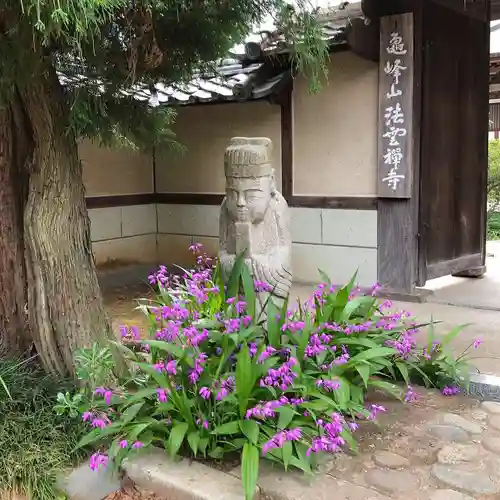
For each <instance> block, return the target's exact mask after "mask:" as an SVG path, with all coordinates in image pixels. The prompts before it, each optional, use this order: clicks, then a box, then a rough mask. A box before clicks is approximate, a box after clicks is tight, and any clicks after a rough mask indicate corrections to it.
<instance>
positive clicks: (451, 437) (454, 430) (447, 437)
mask: <svg viewBox="0 0 500 500" xmlns="http://www.w3.org/2000/svg"><path fill="white" fill-rule="evenodd" d="M428 432H429V434H432V435H433V436H435V437H437V438H438V439H442V440H443V441H455V442H457V443H465V442H467V441H469V436H468V434H467V433H466V432H465V431H464V430H463V429H459V428H458V427H454V426H452V425H431V426H430V427H429V429H428Z"/></svg>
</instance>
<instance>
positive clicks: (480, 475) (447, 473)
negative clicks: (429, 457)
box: [432, 464, 500, 495]
mask: <svg viewBox="0 0 500 500" xmlns="http://www.w3.org/2000/svg"><path fill="white" fill-rule="evenodd" d="M432 474H433V476H434V477H435V478H436V479H437V480H438V481H441V482H442V483H444V484H446V485H447V486H451V487H452V488H454V489H457V490H462V491H465V492H467V493H470V494H473V495H474V494H477V495H493V494H495V493H500V486H499V485H498V484H496V483H494V482H493V481H492V480H491V479H490V477H489V476H488V475H487V474H485V473H484V472H481V471H470V470H463V469H460V468H459V467H453V466H449V465H441V464H435V465H433V467H432Z"/></svg>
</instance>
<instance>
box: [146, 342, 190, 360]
mask: <svg viewBox="0 0 500 500" xmlns="http://www.w3.org/2000/svg"><path fill="white" fill-rule="evenodd" d="M141 343H142V344H148V345H149V347H150V348H154V349H158V350H159V351H162V352H166V353H168V354H171V355H172V356H174V357H176V358H177V359H179V360H182V361H183V362H185V363H187V364H188V365H189V366H191V367H193V366H194V362H193V359H192V358H190V357H189V356H187V352H186V349H182V347H181V346H179V345H176V344H172V343H171V342H165V341H164V340H152V339H150V340H143V341H142V342H141Z"/></svg>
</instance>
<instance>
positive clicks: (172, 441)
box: [168, 422, 189, 457]
mask: <svg viewBox="0 0 500 500" xmlns="http://www.w3.org/2000/svg"><path fill="white" fill-rule="evenodd" d="M188 428H189V425H188V424H187V423H186V422H181V423H180V424H176V425H174V426H173V427H172V430H171V431H170V436H169V437H168V452H169V453H170V456H171V457H174V456H175V455H177V452H178V451H179V449H180V447H181V446H182V442H183V441H184V438H185V437H186V433H187V431H188Z"/></svg>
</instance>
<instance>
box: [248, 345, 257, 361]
mask: <svg viewBox="0 0 500 500" xmlns="http://www.w3.org/2000/svg"><path fill="white" fill-rule="evenodd" d="M248 353H249V354H250V357H251V358H253V357H254V356H255V355H256V354H257V344H256V343H255V342H250V344H248Z"/></svg>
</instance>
